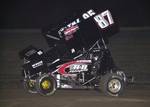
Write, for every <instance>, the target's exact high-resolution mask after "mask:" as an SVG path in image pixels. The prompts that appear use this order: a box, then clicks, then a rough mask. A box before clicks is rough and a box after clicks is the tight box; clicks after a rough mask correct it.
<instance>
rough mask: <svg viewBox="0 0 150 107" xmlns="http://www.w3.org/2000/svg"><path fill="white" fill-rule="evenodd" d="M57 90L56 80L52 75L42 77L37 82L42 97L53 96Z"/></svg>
mask: <svg viewBox="0 0 150 107" xmlns="http://www.w3.org/2000/svg"><path fill="white" fill-rule="evenodd" d="M56 88H57V84H56V80H55V78H54V77H53V76H51V75H46V74H45V75H42V76H40V77H39V78H38V79H37V81H36V89H37V91H38V93H40V94H41V95H44V96H49V95H53V94H54V93H55V91H56Z"/></svg>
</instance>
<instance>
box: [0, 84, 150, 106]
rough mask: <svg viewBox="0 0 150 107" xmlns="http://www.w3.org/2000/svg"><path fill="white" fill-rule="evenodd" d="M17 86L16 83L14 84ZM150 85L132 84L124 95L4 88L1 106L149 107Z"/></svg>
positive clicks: (88, 91) (17, 87) (0, 98)
mask: <svg viewBox="0 0 150 107" xmlns="http://www.w3.org/2000/svg"><path fill="white" fill-rule="evenodd" d="M14 86H15V85H14ZM149 105H150V86H147V85H130V86H128V87H127V89H126V91H125V93H124V95H123V96H120V97H110V96H105V95H104V94H103V93H102V92H97V91H95V90H57V91H56V93H55V94H54V95H52V96H48V97H45V96H41V95H39V94H29V93H27V92H26V91H25V90H24V89H23V88H22V87H21V85H20V86H17V85H16V87H13V88H3V89H1V93H0V106H1V107H133V106H134V107H149Z"/></svg>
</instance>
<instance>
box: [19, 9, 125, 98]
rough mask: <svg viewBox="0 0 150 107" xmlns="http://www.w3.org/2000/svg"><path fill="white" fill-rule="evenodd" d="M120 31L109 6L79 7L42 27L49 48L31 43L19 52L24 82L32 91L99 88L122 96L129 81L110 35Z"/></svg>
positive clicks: (110, 93) (113, 94)
mask: <svg viewBox="0 0 150 107" xmlns="http://www.w3.org/2000/svg"><path fill="white" fill-rule="evenodd" d="M116 32H118V27H117V23H116V20H115V19H114V18H113V17H112V15H111V12H110V11H109V10H104V11H102V12H100V11H98V9H87V10H84V11H80V12H79V13H78V14H76V16H73V17H69V18H67V19H65V20H63V22H62V23H59V24H57V25H56V26H54V27H52V28H47V30H43V35H44V37H45V39H46V40H47V43H48V45H49V50H48V51H47V52H43V51H42V50H41V49H38V48H35V47H34V46H29V47H27V48H26V49H24V50H22V51H21V52H20V53H19V55H20V58H21V59H23V60H24V63H23V66H22V68H23V76H24V80H23V84H24V86H25V88H26V89H27V90H28V91H29V92H31V93H40V94H41V95H52V94H54V93H55V91H56V90H57V89H62V88H65V89H66V88H67V89H68V88H69V89H87V88H92V89H98V90H99V89H100V90H102V91H103V92H104V93H105V94H106V95H110V96H119V95H121V94H122V93H123V91H124V88H125V84H126V81H127V78H126V75H125V73H124V71H122V70H120V69H119V68H118V67H117V66H116V65H115V63H114V61H113V58H112V56H111V53H110V51H109V49H108V47H107V45H108V43H109V42H108V39H109V37H110V36H111V35H113V34H115V33H116Z"/></svg>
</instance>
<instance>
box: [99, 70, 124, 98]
mask: <svg viewBox="0 0 150 107" xmlns="http://www.w3.org/2000/svg"><path fill="white" fill-rule="evenodd" d="M124 88H125V83H124V80H123V77H122V76H120V75H117V74H116V73H110V74H106V75H104V76H102V78H101V80H100V89H101V91H103V92H104V94H105V95H110V96H119V95H122V93H123V91H124Z"/></svg>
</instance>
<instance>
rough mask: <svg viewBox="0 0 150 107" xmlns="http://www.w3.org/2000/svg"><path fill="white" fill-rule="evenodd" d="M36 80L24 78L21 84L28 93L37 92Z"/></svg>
mask: <svg viewBox="0 0 150 107" xmlns="http://www.w3.org/2000/svg"><path fill="white" fill-rule="evenodd" d="M35 82H36V80H32V79H24V81H23V86H24V88H25V90H27V91H28V92H29V93H37V90H36V87H35Z"/></svg>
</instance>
